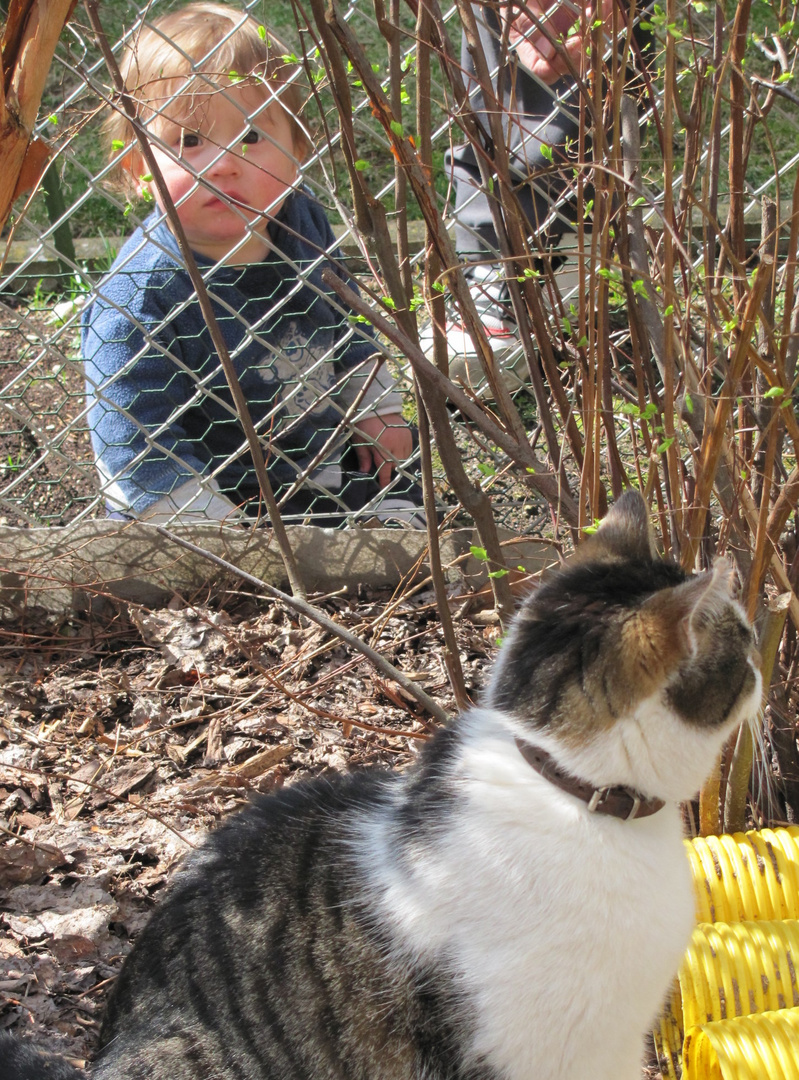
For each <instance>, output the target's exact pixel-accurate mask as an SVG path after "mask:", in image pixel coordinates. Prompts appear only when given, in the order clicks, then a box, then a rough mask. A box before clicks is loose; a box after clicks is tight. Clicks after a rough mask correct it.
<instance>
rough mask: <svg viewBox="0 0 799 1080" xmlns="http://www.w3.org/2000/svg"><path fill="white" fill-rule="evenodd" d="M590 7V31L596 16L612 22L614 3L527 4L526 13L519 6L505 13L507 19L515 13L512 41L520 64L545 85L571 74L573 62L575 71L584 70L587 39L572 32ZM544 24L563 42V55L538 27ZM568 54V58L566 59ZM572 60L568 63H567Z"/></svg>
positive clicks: (545, 0)
mask: <svg viewBox="0 0 799 1080" xmlns="http://www.w3.org/2000/svg"><path fill="white" fill-rule="evenodd" d="M582 6H585V7H586V18H585V25H586V26H587V27H589V28H590V26H591V24H592V23H593V22H594V20H595V19H596V17H597V16H596V12H597V11H599V12H601V18H602V19H603V20H608V19H609V18H610V16H611V15H612V12H613V0H591V2H590V3H587V2H586V0H578V3H577V4H575V3H574V2H573V0H526V2H525V4H524V7H523V9H522V10H520V9H519V6H518V3H516V4H514V5H513V7H512V8H510V6H509V7H507V8H506V9H505V13H506V15H507V14H508V12H509V11H512V12H513V22H512V23H511V26H510V32H509V35H508V41H509V44H510V47H511V48H512V49H514V50H515V51H516V55H517V56H518V57H519V61H520V63H522V64H523V65H524V66H525V67H526V68H527V69H528V71H531V72H532V73H533V74H534V75H536V76H538V78H539V79H541V80H542V81H543V82H545V83H553V82H555V81H556V80H557V79H559V78H560V77H561V76H562V75H566V74H568V72H569V64H568V61H569V60H570V61H571V63H572V64H573V66H574V67H576V68H577V69H578V70H579V68H580V57H581V55H582V53H583V52H584V50H585V42H584V40H583V35H582V34H581V33H579V32H577V33H573V34H570V33H569V31H571V30H573V29H575V28H577V30H578V31H579V27H580V25H581V22H580V19H581V16H580V10H579V8H580V7H582ZM536 20H537V21H538V24H543V25H544V26H545V27H546V29H547V30H548V31H549V34H550V36H551V37H553V38H554V39H555V40H556V41H559V42H560V44H561V45H562V51H561V50H558V49H556V48H555V47H554V45H553V44H552V42H551V41H550V40H549V39H548V38H547V36H546V35H545V34H544V33H542V31H541V30H540V29H539V28H538V26H537V25H536ZM564 53H565V56H564ZM567 57H568V60H567Z"/></svg>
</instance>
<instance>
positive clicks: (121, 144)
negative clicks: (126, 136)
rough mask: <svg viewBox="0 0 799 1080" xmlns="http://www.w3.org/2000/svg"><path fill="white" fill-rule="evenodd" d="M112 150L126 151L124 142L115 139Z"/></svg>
mask: <svg viewBox="0 0 799 1080" xmlns="http://www.w3.org/2000/svg"><path fill="white" fill-rule="evenodd" d="M111 149H112V150H124V149H125V143H124V141H123V140H122V139H114V141H113V142H112V143H111Z"/></svg>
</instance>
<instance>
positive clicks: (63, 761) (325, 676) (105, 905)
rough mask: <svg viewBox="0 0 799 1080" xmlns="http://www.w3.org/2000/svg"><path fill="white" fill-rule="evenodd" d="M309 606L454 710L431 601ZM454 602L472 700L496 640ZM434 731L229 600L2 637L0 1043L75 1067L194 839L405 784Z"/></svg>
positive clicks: (235, 597) (280, 613) (366, 679)
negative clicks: (340, 794)
mask: <svg viewBox="0 0 799 1080" xmlns="http://www.w3.org/2000/svg"><path fill="white" fill-rule="evenodd" d="M316 602H317V603H319V604H320V606H322V607H323V608H324V610H325V611H326V613H327V614H328V615H330V616H332V617H333V618H335V619H336V620H337V621H338V622H340V623H341V624H342V625H344V626H346V627H347V628H348V629H350V630H351V631H353V632H355V633H356V634H358V635H359V636H360V637H362V638H363V639H365V640H366V641H368V642H369V643H370V644H371V645H373V646H374V647H376V648H378V649H379V650H380V651H381V652H382V653H383V655H385V656H386V657H387V658H388V659H390V660H391V662H392V663H393V664H395V665H396V666H397V667H398V668H400V669H401V670H403V671H404V672H405V673H406V674H407V675H408V676H410V678H411V679H412V680H414V681H416V682H418V683H419V685H420V686H421V687H423V688H424V690H425V691H426V692H427V693H428V694H429V695H430V696H431V697H433V698H434V699H435V700H436V701H437V702H438V703H439V704H440V705H441V706H442V707H443V708H444V709H446V710H447V711H449V712H453V711H454V700H453V696H452V692H451V689H450V686H449V683H448V679H447V675H446V671H445V668H444V664H443V659H442V657H443V637H442V633H441V628H440V622H439V618H438V613H437V611H436V608H435V604H434V602H433V597H432V594H431V593H430V592H429V591H423V592H420V593H417V594H416V595H410V594H408V595H406V596H398V597H394V596H390V595H389V594H387V593H386V594H384V595H380V594H374V595H363V594H362V595H360V596H350V595H347V594H345V593H342V594H339V595H335V596H330V597H328V598H326V599H323V600H321V601H320V600H318V599H317V601H316ZM452 606H453V610H455V611H456V615H457V617H456V623H455V625H456V632H457V636H458V643H459V651H460V653H461V659H462V663H463V667H464V674H465V679H466V683H467V688H468V690H469V693H470V694H471V695H472V696H476V694H477V692H478V690H479V687H480V685H481V684H482V682H483V679H484V674H485V672H486V670H487V668H488V666H489V663H490V659H491V657H492V655H493V654H494V652H495V649H496V643H497V639H498V636H499V629H498V627H497V626H496V625H481V623H480V622H479V619H480V618H481V616H480V614H479V613H478V614H475V615H474V616H472V618H470V617H468V616H467V615H466V614H465V613H464V606H463V604H462V602H461V600H458V599H457V598H453V605H452ZM472 619H474V621H472ZM432 730H433V725H432V722H431V718H430V717H429V716H426V715H425V714H424V713H423V712H421V710H420V708H419V706H418V705H417V703H416V701H415V699H414V698H413V697H412V695H410V694H409V693H408V692H407V691H406V690H404V689H403V688H402V687H400V685H399V684H397V683H395V682H393V681H391V680H389V679H387V678H385V677H384V676H383V675H382V674H379V673H377V672H376V671H375V670H374V669H373V668H372V667H371V665H370V664H369V662H368V661H367V660H365V659H364V658H363V657H362V656H361V655H360V654H358V653H355V652H353V651H351V650H350V649H349V648H348V647H347V646H345V645H343V644H342V643H341V642H340V641H339V640H338V639H337V638H335V637H333V636H332V635H331V634H330V633H328V632H326V631H324V630H322V629H320V628H319V627H318V626H316V625H312V624H310V623H308V622H307V621H306V620H304V619H302V618H300V617H298V616H296V615H295V614H293V613H289V612H288V611H286V610H284V609H283V608H282V607H281V606H279V605H276V604H272V603H266V602H264V601H263V600H262V599H260V598H258V597H255V596H252V595H250V594H247V593H245V592H226V593H223V594H221V595H218V596H216V595H213V591H212V590H208V591H207V592H206V594H205V595H203V596H198V597H193V598H191V600H190V601H189V600H186V599H180V600H178V599H176V600H174V601H173V603H172V604H171V605H170V606H169V607H168V608H165V609H162V610H157V611H151V610H147V609H143V608H134V607H131V606H124V605H120V606H117V607H116V608H114V609H113V610H112V611H111V612H110V613H108V614H106V615H105V616H104V617H102V618H98V617H96V616H95V617H91V616H89V615H82V616H75V617H71V618H65V619H63V620H62V621H60V622H58V623H53V622H48V621H44V620H43V619H42V620H41V621H38V620H37V617H36V613H35V612H34V613H31V615H30V616H29V617H28V618H27V619H26V620H25V621H24V622H17V623H14V624H6V625H4V626H0V811H2V817H0V829H2V832H0V912H1V913H2V914H0V1030H2V1029H13V1030H14V1031H15V1032H17V1033H21V1034H25V1035H30V1036H32V1037H34V1038H36V1040H37V1042H38V1043H39V1044H40V1045H42V1046H44V1047H48V1048H50V1049H53V1050H57V1051H59V1052H60V1053H64V1054H67V1055H68V1056H69V1057H71V1058H72V1059H73V1060H76V1061H78V1062H80V1061H84V1060H86V1059H87V1058H89V1057H90V1056H91V1053H92V1050H93V1048H94V1045H95V1041H96V1035H97V1029H98V1023H99V1017H100V1015H101V1012H102V1008H103V1003H104V999H105V996H106V994H107V992H108V989H109V987H110V985H111V983H112V982H113V980H114V978H115V976H116V974H117V972H118V971H119V968H120V966H121V963H122V960H123V959H124V956H125V955H126V953H127V952H128V950H129V948H130V944H131V941H132V939H133V938H134V937H135V935H136V933H137V931H138V930H139V929H140V928H141V927H142V925H143V924H144V922H145V921H146V919H147V918H148V915H149V913H150V911H151V909H152V907H153V905H154V903H155V902H156V901H157V898H158V895H159V893H160V892H161V890H162V889H163V887H164V885H165V884H166V882H167V881H168V880H169V877H170V875H171V873H172V872H173V870H174V869H175V867H176V866H177V864H178V863H179V862H180V860H181V859H182V857H183V856H184V855H185V854H186V852H187V851H190V850H191V849H192V848H193V847H195V846H196V845H197V844H198V843H200V841H201V839H202V837H203V835H204V834H205V833H206V831H207V830H208V829H209V828H211V827H213V825H214V824H215V823H216V822H217V821H219V820H220V819H221V818H222V817H224V816H225V815H227V814H230V813H232V812H234V811H236V810H237V809H239V808H241V807H242V806H244V805H245V804H246V803H247V801H248V800H249V799H251V798H253V797H254V796H257V795H258V794H259V793H265V792H270V791H273V790H275V789H276V788H278V787H280V786H282V785H286V784H293V783H296V782H297V781H299V780H301V779H302V778H303V777H307V776H318V775H320V774H325V773H331V772H339V771H342V770H347V769H353V768H361V767H372V766H375V767H389V768H403V767H405V766H407V765H408V763H409V762H411V761H412V760H413V758H414V755H415V754H416V752H417V751H418V748H419V746H420V745H421V742H422V741H423V740H424V739H425V738H427V737H429V735H430V734H431V732H432Z"/></svg>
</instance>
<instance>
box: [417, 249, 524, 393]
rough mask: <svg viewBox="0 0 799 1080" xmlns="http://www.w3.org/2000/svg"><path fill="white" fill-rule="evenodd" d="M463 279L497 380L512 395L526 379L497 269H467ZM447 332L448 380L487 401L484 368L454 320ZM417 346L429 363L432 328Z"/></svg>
mask: <svg viewBox="0 0 799 1080" xmlns="http://www.w3.org/2000/svg"><path fill="white" fill-rule="evenodd" d="M466 279H467V281H468V283H469V292H470V293H471V294H472V299H473V300H474V303H475V307H476V308H477V314H478V315H479V316H480V321H481V322H482V324H483V328H484V329H485V332H486V336H487V338H488V343H489V345H490V346H491V351H492V352H493V354H494V359H495V361H496V363H497V367H498V368H499V372H500V376H501V378H502V380H503V382H504V383H505V386H506V387H507V389H508V391H509V392H510V393H514V392H515V391H516V390H519V389H521V387H522V386H524V385H525V384H526V382H527V380H528V377H529V376H528V369H527V360H526V357H525V355H524V350H523V349H522V347H521V344H520V342H519V334H518V329H517V326H516V320H515V318H514V317H513V310H512V308H511V306H510V300H509V297H508V289H507V285H506V283H505V280H504V278H503V276H502V273H501V269H500V267H498V266H496V265H488V266H483V265H475V266H470V267H468V269H467V270H466ZM446 332H447V355H448V359H449V377H450V378H451V379H452V381H453V382H456V383H457V382H461V383H463V384H464V385H465V386H468V387H469V388H470V389H471V390H473V391H474V392H475V393H476V394H477V395H478V396H479V397H483V398H485V397H489V396H490V393H491V390H490V387H489V385H488V381H487V379H486V376H485V372H484V371H483V366H482V364H481V363H480V359H479V356H478V353H477V350H476V349H475V346H474V342H473V341H472V339H471V337H470V336H469V334H468V332H467V331H466V329H465V328H464V326H463V324H462V323H461V322H460V321H459V320H458V319H457V318H451V319H448V320H447V331H446ZM419 344H420V346H421V349H422V352H423V353H424V354H425V356H426V357H427V358H428V360H432V359H433V326H432V324H428V325H427V326H426V327H424V329H423V330H422V332H421V335H420V339H419Z"/></svg>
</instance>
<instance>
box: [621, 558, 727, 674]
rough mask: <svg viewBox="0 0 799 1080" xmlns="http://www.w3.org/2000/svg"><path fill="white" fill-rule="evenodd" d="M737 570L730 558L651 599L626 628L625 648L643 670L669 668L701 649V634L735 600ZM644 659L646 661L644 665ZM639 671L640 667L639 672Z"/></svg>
mask: <svg viewBox="0 0 799 1080" xmlns="http://www.w3.org/2000/svg"><path fill="white" fill-rule="evenodd" d="M734 588H735V572H734V571H733V569H732V567H731V565H730V564H729V563H728V562H727V560H726V559H716V561H715V563H714V564H713V568H712V570H708V571H706V572H705V573H704V574H697V575H696V576H695V577H692V578H689V579H688V580H687V581H684V582H683V583H682V584H681V585H675V586H674V587H673V588H671V589H661V590H660V591H659V592H657V593H655V594H654V595H653V596H650V597H649V599H648V600H646V601H644V603H643V604H642V605H641V607H640V608H639V610H638V612H637V613H636V614H635V616H634V617H633V618H631V619H630V620H628V623H627V624H626V625H625V627H624V631H623V637H624V638H625V649H626V650H627V652H628V654H629V655H630V656H631V657H633V656H637V661H636V662H637V663H638V664H639V665H642V666H643V667H644V668H646V667H651V670H652V673H653V674H654V670H655V669H657V668H658V667H659V668H660V669H661V670H666V671H668V670H671V669H673V668H674V667H676V666H677V665H678V664H680V663H682V662H683V661H684V660H686V659H688V658H689V657H696V656H697V655H698V654H699V652H700V651H701V649H702V648H703V645H702V638H703V630H704V629H705V628H706V627H707V626H709V625H712V624H713V623H714V622H715V621H716V617H717V616H718V615H720V614H721V613H722V612H723V611H724V610H725V608H727V607H728V606H729V604H730V603H731V602H732V601H733V599H734ZM644 657H647V658H648V659H647V661H646V662H644V663H643V664H642V661H644ZM639 670H640V668H639Z"/></svg>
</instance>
